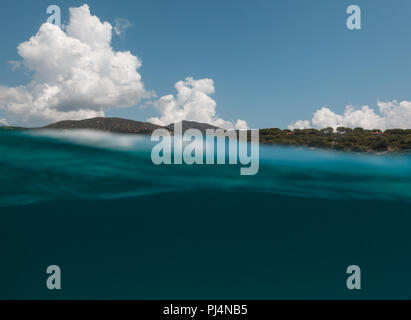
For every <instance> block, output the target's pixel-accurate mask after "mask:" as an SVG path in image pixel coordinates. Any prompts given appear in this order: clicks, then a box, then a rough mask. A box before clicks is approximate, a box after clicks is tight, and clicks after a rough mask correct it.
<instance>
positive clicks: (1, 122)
mask: <svg viewBox="0 0 411 320" xmlns="http://www.w3.org/2000/svg"><path fill="white" fill-rule="evenodd" d="M8 125H9V124H8V123H7V120H6V119H0V127H4V126H8Z"/></svg>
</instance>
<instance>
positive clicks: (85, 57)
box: [0, 5, 150, 125]
mask: <svg viewBox="0 0 411 320" xmlns="http://www.w3.org/2000/svg"><path fill="white" fill-rule="evenodd" d="M112 32H113V27H112V25H111V24H110V23H108V22H101V21H100V19H99V18H98V17H96V16H92V15H91V14H90V10H89V7H88V5H83V6H81V7H79V8H71V9H70V20H69V23H68V25H67V26H66V28H65V31H63V30H61V29H60V28H58V27H57V26H55V25H52V24H49V23H45V24H43V25H42V26H41V27H40V29H39V31H38V33H37V34H36V35H34V36H33V37H32V38H31V39H30V40H29V41H26V42H23V43H21V44H20V45H19V46H18V48H17V49H18V53H19V55H20V56H21V57H22V59H23V61H22V62H23V64H24V66H25V67H26V68H28V69H29V70H30V71H31V72H32V75H33V79H32V81H31V82H30V83H29V84H27V85H24V86H19V87H4V86H0V110H2V111H3V112H4V114H5V115H6V117H7V119H8V121H9V122H11V123H13V124H30V125H42V124H46V123H49V122H52V121H58V120H64V119H73V120H76V119H84V118H91V117H96V116H103V115H104V110H105V109H107V108H112V107H128V106H132V105H135V104H136V103H138V102H139V101H140V100H141V99H142V98H147V97H149V96H150V95H149V93H148V92H147V91H146V90H145V89H144V85H143V83H142V81H141V76H140V74H139V73H138V72H137V70H138V69H139V68H140V67H141V62H140V60H139V59H138V58H137V57H136V56H134V55H133V54H131V53H130V52H120V51H117V52H116V51H114V50H113V49H112V48H111V38H112ZM13 65H16V66H17V65H18V64H15V63H13Z"/></svg>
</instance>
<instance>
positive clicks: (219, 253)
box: [0, 132, 411, 299]
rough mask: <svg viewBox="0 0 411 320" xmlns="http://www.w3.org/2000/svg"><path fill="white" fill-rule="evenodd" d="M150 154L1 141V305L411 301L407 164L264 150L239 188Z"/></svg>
mask: <svg viewBox="0 0 411 320" xmlns="http://www.w3.org/2000/svg"><path fill="white" fill-rule="evenodd" d="M151 147H152V144H151V143H150V142H149V141H148V140H147V139H146V138H143V137H136V136H119V135H112V134H102V133H91V132H70V133H68V132H66V133H52V132H51V133H48V134H44V133H41V134H35V135H34V134H24V133H7V132H2V133H0V252H1V264H0V298H40V299H43V298H76V299H83V298H93V299H97V298H126V299H134V298H136V299H204V298H212V299H285V298H292V299H294V298H297V299H316V298H325V299H336V298H337V299H338V298H342V299H350V298H354V299H356V298H360V299H364V298H400V299H409V298H411V289H410V288H411V233H410V226H411V212H410V211H411V210H410V208H411V203H410V200H411V170H410V168H411V156H408V155H395V156H394V155H391V156H389V155H359V154H345V153H331V152H324V151H317V150H306V149H291V148H278V147H261V149H260V170H259V174H258V175H256V176H240V169H239V168H240V166H229V165H220V166H218V165H209V166H206V165H203V166H187V165H183V166H175V165H172V166H155V165H153V163H152V161H151V157H150V153H151ZM52 264H56V265H59V266H60V267H61V269H62V277H63V278H62V280H63V282H62V285H63V290H62V291H60V292H55V291H49V290H47V288H46V286H45V281H46V278H47V275H46V267H47V266H49V265H52ZM353 264H355V265H359V266H360V267H361V270H362V287H363V289H362V290H361V291H349V290H347V288H346V278H347V276H348V275H347V274H346V273H345V271H346V268H347V266H349V265H353Z"/></svg>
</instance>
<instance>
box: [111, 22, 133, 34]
mask: <svg viewBox="0 0 411 320" xmlns="http://www.w3.org/2000/svg"><path fill="white" fill-rule="evenodd" d="M131 26H132V24H131V22H130V21H129V20H127V19H125V18H118V19H116V20H115V21H114V32H115V34H116V35H118V36H120V35H122V34H123V33H124V31H126V30H127V29H128V28H130V27H131Z"/></svg>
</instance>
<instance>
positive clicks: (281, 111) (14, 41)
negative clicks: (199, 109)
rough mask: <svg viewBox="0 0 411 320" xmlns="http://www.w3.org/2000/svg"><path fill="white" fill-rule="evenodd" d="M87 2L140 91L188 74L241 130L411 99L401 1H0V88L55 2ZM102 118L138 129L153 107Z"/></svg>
mask: <svg viewBox="0 0 411 320" xmlns="http://www.w3.org/2000/svg"><path fill="white" fill-rule="evenodd" d="M83 3H87V4H88V5H89V6H90V9H91V12H92V14H93V15H96V16H98V17H99V18H100V19H101V20H102V21H109V22H112V23H114V21H115V19H117V18H126V19H128V20H129V21H130V22H131V23H132V26H131V27H130V28H129V29H127V30H126V32H125V33H124V35H123V36H121V37H114V38H113V42H112V46H113V48H114V49H116V50H122V51H123V50H124V51H125V50H130V51H131V52H132V53H133V54H134V55H136V56H138V57H139V58H140V59H141V60H142V63H143V66H142V67H141V69H139V73H140V74H141V75H142V79H143V82H144V85H145V87H146V89H147V90H155V92H156V93H157V95H158V96H159V97H161V96H163V95H166V94H175V88H174V84H175V83H176V82H177V81H179V80H183V79H185V78H186V77H188V76H192V77H194V78H196V79H200V78H211V79H213V80H214V85H215V89H216V92H215V94H213V95H212V98H213V99H214V100H215V101H216V102H217V113H218V115H219V116H221V117H222V118H224V119H227V120H232V121H235V119H244V120H246V121H247V122H248V124H249V126H250V127H260V128H262V127H283V128H285V127H287V126H288V125H289V124H290V123H292V122H294V121H296V120H300V119H311V118H312V114H313V113H314V112H315V111H316V110H318V109H319V108H321V107H324V106H325V107H329V108H330V109H332V110H334V111H336V112H339V113H342V112H343V111H344V108H345V106H346V105H354V106H357V107H360V106H362V105H370V106H372V107H375V106H376V103H377V100H378V99H379V100H382V101H391V100H394V99H395V100H399V101H402V100H411V90H410V89H411V59H410V58H411V41H410V36H409V35H410V33H411V19H410V16H411V2H410V1H408V0H395V1H388V0H367V1H354V0H351V1H346V0H338V1H331V0H312V1H307V0H276V1H274V0H253V1H249V0H236V1H232V0H207V1H198V0H190V1H188V0H178V1H170V0H139V1H135V0H117V1H101V0H100V1H93V0H89V1H69V0H64V1H58V0H56V1H54V2H53V3H51V2H50V1H43V0H36V1H32V0H16V1H14V2H11V1H7V2H6V1H2V2H1V3H0V25H1V27H0V39H1V43H2V44H1V50H0V84H1V85H3V86H17V85H22V84H26V83H27V82H29V81H30V76H29V75H28V74H27V72H25V71H24V70H22V69H18V70H16V71H12V70H11V68H10V65H9V64H8V63H7V61H9V60H21V59H20V57H19V56H18V54H17V50H16V47H17V46H18V44H19V43H21V42H23V41H27V40H28V39H29V38H30V37H31V36H32V35H34V34H35V33H36V32H37V30H38V29H39V27H40V25H41V24H42V23H44V22H45V21H46V19H47V14H46V8H47V7H48V6H49V5H50V4H57V5H59V6H60V7H61V9H62V21H63V22H66V21H67V20H68V7H76V6H80V5H82V4H83ZM351 4H357V5H359V6H360V7H361V10H362V30H354V31H350V30H348V29H347V28H346V18H347V14H346V12H345V11H346V8H347V6H349V5H351ZM106 116H120V117H127V118H132V119H136V120H143V121H145V120H146V119H147V118H149V117H152V116H157V112H156V110H154V108H153V107H147V108H145V109H142V108H139V107H131V108H123V109H113V110H110V111H107V112H106Z"/></svg>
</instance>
